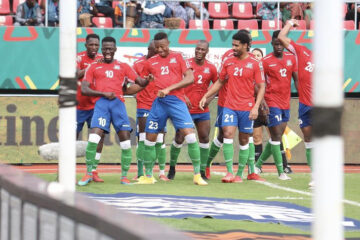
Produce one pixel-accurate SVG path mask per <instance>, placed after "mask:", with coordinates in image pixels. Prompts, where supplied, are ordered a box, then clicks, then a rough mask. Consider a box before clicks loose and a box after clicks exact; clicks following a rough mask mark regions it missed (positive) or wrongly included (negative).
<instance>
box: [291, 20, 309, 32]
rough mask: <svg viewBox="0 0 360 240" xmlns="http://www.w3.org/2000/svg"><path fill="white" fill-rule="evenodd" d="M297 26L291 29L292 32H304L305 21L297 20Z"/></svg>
mask: <svg viewBox="0 0 360 240" xmlns="http://www.w3.org/2000/svg"><path fill="white" fill-rule="evenodd" d="M298 23H299V26H298V27H293V28H292V30H306V21H305V20H298Z"/></svg>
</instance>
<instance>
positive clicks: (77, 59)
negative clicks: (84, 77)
mask: <svg viewBox="0 0 360 240" xmlns="http://www.w3.org/2000/svg"><path fill="white" fill-rule="evenodd" d="M81 60H82V58H81V56H79V55H78V56H76V68H77V69H80V70H81V68H80V67H81Z"/></svg>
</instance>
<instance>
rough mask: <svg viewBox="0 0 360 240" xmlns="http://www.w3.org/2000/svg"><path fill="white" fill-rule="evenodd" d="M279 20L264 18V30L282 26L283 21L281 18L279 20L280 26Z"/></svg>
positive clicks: (276, 28)
mask: <svg viewBox="0 0 360 240" xmlns="http://www.w3.org/2000/svg"><path fill="white" fill-rule="evenodd" d="M277 23H278V21H277V20H262V25H261V26H262V30H278V29H281V28H282V22H281V20H280V21H279V25H280V26H278V24H277Z"/></svg>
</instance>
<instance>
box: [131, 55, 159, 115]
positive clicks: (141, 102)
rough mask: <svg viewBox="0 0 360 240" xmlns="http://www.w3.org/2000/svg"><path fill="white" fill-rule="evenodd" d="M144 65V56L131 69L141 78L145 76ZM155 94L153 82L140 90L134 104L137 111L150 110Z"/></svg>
mask: <svg viewBox="0 0 360 240" xmlns="http://www.w3.org/2000/svg"><path fill="white" fill-rule="evenodd" d="M145 65H146V57H145V56H143V57H142V58H140V59H139V60H137V61H136V62H135V63H134V66H133V68H134V70H135V71H136V73H137V74H138V75H139V76H141V77H144V76H146V73H145ZM156 94H157V91H156V88H155V83H154V82H153V81H152V82H149V84H148V85H147V86H146V87H145V88H144V89H143V90H141V91H140V92H138V93H137V94H136V103H137V105H136V107H137V108H138V109H147V110H150V109H151V105H152V103H153V101H154V100H155V98H156Z"/></svg>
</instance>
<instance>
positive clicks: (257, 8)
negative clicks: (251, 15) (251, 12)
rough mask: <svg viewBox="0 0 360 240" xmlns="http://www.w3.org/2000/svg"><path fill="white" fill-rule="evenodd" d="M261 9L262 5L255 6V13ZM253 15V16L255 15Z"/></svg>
mask: <svg viewBox="0 0 360 240" xmlns="http://www.w3.org/2000/svg"><path fill="white" fill-rule="evenodd" d="M261 7H262V3H257V4H256V13H257V12H258V11H259V9H260V8H261ZM256 13H255V14H256Z"/></svg>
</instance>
